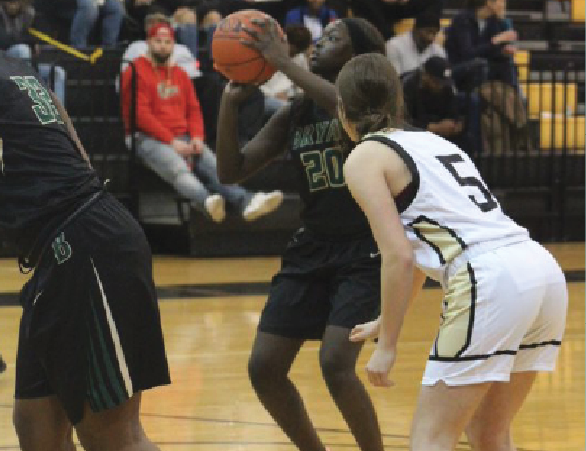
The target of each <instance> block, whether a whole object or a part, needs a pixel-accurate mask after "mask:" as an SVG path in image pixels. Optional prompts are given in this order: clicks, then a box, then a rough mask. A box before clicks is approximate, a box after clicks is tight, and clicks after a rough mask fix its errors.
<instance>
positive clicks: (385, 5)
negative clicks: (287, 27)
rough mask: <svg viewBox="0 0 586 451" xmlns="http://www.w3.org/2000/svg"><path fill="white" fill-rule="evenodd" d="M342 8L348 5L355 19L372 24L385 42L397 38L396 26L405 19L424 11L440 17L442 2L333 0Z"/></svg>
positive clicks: (333, 2)
mask: <svg viewBox="0 0 586 451" xmlns="http://www.w3.org/2000/svg"><path fill="white" fill-rule="evenodd" d="M331 1H332V4H333V5H336V4H337V5H338V6H337V9H338V10H340V9H344V7H342V8H341V5H342V4H344V3H345V4H346V7H349V8H350V9H351V11H352V14H353V15H354V16H355V17H362V18H364V19H366V20H368V21H369V22H370V23H372V24H373V25H374V26H375V27H376V28H377V29H378V30H379V31H380V32H381V34H382V35H383V37H384V38H385V40H389V39H390V38H392V37H393V36H395V31H394V28H395V25H396V24H397V22H400V21H401V20H404V19H412V18H415V17H417V16H418V15H419V14H421V13H423V12H424V11H429V10H431V11H433V12H435V14H436V15H437V16H438V17H440V16H441V11H442V0H331Z"/></svg>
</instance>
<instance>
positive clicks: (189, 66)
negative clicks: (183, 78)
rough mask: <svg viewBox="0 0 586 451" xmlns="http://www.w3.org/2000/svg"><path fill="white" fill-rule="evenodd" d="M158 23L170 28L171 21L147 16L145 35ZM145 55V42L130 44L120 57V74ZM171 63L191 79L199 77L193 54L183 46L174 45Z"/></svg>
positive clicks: (151, 15) (155, 14) (152, 15)
mask: <svg viewBox="0 0 586 451" xmlns="http://www.w3.org/2000/svg"><path fill="white" fill-rule="evenodd" d="M160 23H164V24H167V25H169V26H170V25H171V20H170V19H169V18H168V17H167V16H165V15H164V14H162V13H154V14H149V15H147V16H146V17H145V19H144V30H145V34H146V35H148V33H149V30H150V28H151V27H153V26H154V25H157V24H160ZM147 53H148V44H147V42H146V41H143V40H138V41H134V42H133V43H131V44H130V45H129V46H128V47H127V48H126V50H125V51H124V55H122V65H121V69H120V72H121V73H122V72H124V70H125V69H126V67H127V66H128V64H129V63H130V62H132V61H134V60H135V59H136V58H138V57H139V56H145V55H146V54H147ZM171 61H172V62H173V63H174V64H177V65H178V66H179V67H181V68H182V69H183V70H184V71H185V72H186V73H187V75H188V76H189V78H191V79H195V78H197V77H199V76H200V75H201V73H200V71H199V69H198V62H197V60H196V59H195V57H194V56H193V53H191V51H190V50H189V48H188V47H187V46H185V45H183V44H178V43H175V45H174V46H173V53H172V54H171Z"/></svg>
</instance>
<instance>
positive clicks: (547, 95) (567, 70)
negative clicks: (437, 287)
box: [54, 55, 585, 240]
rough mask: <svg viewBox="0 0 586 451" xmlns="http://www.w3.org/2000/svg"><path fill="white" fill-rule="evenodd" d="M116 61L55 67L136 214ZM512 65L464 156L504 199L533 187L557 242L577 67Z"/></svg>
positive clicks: (578, 179)
mask: <svg viewBox="0 0 586 451" xmlns="http://www.w3.org/2000/svg"><path fill="white" fill-rule="evenodd" d="M120 62H121V61H120V57H119V56H117V57H114V56H112V57H110V56H108V55H106V56H105V57H104V58H103V59H102V60H100V62H99V63H97V64H96V65H94V66H91V65H89V64H88V63H86V62H79V61H74V60H69V59H64V58H60V59H59V60H58V61H57V60H56V61H54V64H56V65H60V66H62V67H64V68H65V70H66V71H67V73H68V83H67V96H66V107H67V109H68V111H69V113H70V116H71V117H72V120H73V123H74V125H75V127H76V129H77V130H78V133H79V135H80V138H81V140H82V143H83V144H84V146H85V147H86V149H87V151H88V154H89V155H90V157H91V159H92V162H93V164H94V167H95V168H96V170H97V171H98V173H99V174H100V175H101V176H102V177H103V178H109V179H111V180H112V190H113V191H114V192H115V193H116V194H117V195H119V196H120V197H121V198H124V199H126V200H127V203H128V205H129V207H131V208H132V209H133V210H134V211H135V212H136V211H137V210H136V206H137V204H136V194H137V193H136V187H137V185H138V184H137V180H136V178H135V177H136V174H135V172H134V168H135V166H136V165H134V164H132V162H133V159H134V155H135V154H134V145H133V146H132V147H131V149H128V148H127V147H126V145H125V142H124V130H123V126H122V120H121V114H120V111H121V110H120V100H119V97H118V94H117V93H116V89H115V79H116V76H117V74H118V71H119V67H120ZM131 67H133V66H131ZM519 68H520V69H521V70H520V71H519V72H520V73H521V74H522V76H521V77H520V84H519V89H518V91H516V92H517V95H518V97H519V99H520V101H519V102H513V103H512V105H513V106H512V107H509V117H508V118H507V116H506V115H502V114H501V115H498V114H495V115H492V116H490V115H487V114H486V108H484V109H483V110H482V111H483V112H482V114H484V116H485V117H484V127H483V128H482V132H481V137H482V142H483V145H482V146H481V149H480V150H474V151H472V152H469V153H470V154H471V155H472V157H473V158H474V160H475V162H476V163H477V165H478V167H479V169H480V171H481V173H482V174H483V177H484V178H485V180H486V182H487V184H488V185H489V187H490V188H491V189H492V190H493V191H495V192H497V193H501V192H506V193H507V195H509V197H510V194H511V193H512V194H519V195H520V194H521V193H527V192H530V191H531V190H533V191H536V192H540V193H541V196H542V198H543V199H545V200H544V201H543V204H544V205H542V206H540V207H539V208H538V209H535V208H533V209H532V211H528V212H526V213H527V214H529V215H533V216H536V215H537V217H541V219H543V221H549V222H550V223H551V227H550V229H551V232H548V235H547V236H546V237H545V239H547V240H563V239H566V237H567V233H566V228H567V227H566V226H567V221H568V218H569V217H571V216H572V215H573V213H575V212H574V211H573V209H575V207H572V206H571V205H569V204H568V200H569V199H570V194H572V193H573V192H575V191H577V192H578V195H579V193H580V189H582V193H583V187H584V140H585V132H584V111H583V103H582V102H583V89H584V88H583V86H584V68H583V66H580V67H578V66H576V67H573V66H571V65H566V66H563V67H561V68H560V67H559V66H557V67H555V68H552V69H550V70H547V69H543V68H542V69H540V70H539V71H538V72H535V71H530V70H529V69H530V62H529V61H526V62H525V63H522V64H519ZM133 91H134V89H133ZM507 93H508V94H509V95H510V90H509V91H507V92H505V91H503V90H502V89H500V90H499V89H495V90H494V91H491V90H489V91H488V94H487V93H486V92H485V94H484V97H485V99H484V100H483V101H482V102H481V105H485V104H486V103H488V102H489V100H490V99H491V97H495V99H494V100H496V97H498V96H499V95H500V96H505V95H506V94H507ZM580 97H581V100H579V99H580ZM504 103H505V104H506V100H504ZM214 119H215V118H206V120H214ZM467 120H471V118H470V117H468V118H467ZM497 129H500V130H501V131H502V130H503V129H506V130H508V131H509V132H511V133H513V134H514V135H515V136H514V139H510V138H507V139H503V138H502V136H501V137H500V138H497V135H496V134H495V133H492V131H494V132H496V130H497ZM466 150H470V149H466ZM582 197H583V194H582ZM528 205H529V204H528ZM522 207H523V205H521V208H522ZM521 213H523V212H521ZM581 214H582V216H583V211H582V212H581Z"/></svg>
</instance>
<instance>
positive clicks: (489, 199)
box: [436, 154, 498, 213]
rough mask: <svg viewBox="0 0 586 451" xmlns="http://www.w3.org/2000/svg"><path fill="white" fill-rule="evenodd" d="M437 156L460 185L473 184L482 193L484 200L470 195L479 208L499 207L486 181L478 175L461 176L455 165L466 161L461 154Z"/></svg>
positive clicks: (485, 210) (492, 208)
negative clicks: (482, 180) (485, 184)
mask: <svg viewBox="0 0 586 451" xmlns="http://www.w3.org/2000/svg"><path fill="white" fill-rule="evenodd" d="M436 158H437V159H438V160H439V161H440V163H441V164H443V165H444V167H445V168H446V169H447V170H448V171H449V173H450V174H452V176H453V177H454V178H455V179H456V181H457V182H458V184H459V185H460V186H473V187H475V188H477V189H478V190H479V191H480V192H481V193H482V196H483V197H484V202H480V201H478V200H477V199H476V197H475V196H473V195H472V194H470V195H468V198H469V199H470V200H471V201H472V202H473V203H474V204H475V205H476V206H477V207H478V208H480V210H482V211H483V212H484V213H486V212H489V211H491V210H494V209H495V208H497V207H498V203H497V201H496V200H495V199H494V197H493V196H492V194H491V192H490V191H489V190H488V188H486V186H484V183H482V182H481V181H480V180H479V179H477V178H476V177H461V176H460V174H458V171H456V168H455V167H454V165H455V164H456V163H463V162H464V159H463V158H462V157H461V156H460V155H458V154H453V155H438V156H437V157H436Z"/></svg>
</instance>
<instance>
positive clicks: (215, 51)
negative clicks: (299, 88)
mask: <svg viewBox="0 0 586 451" xmlns="http://www.w3.org/2000/svg"><path fill="white" fill-rule="evenodd" d="M270 18H271V16H269V15H267V14H265V13H263V12H261V11H256V10H254V9H249V10H243V11H238V12H236V13H234V14H230V15H229V16H226V17H225V18H224V19H223V20H222V21H221V22H220V23H219V24H218V27H217V28H216V31H215V32H214V35H213V37H212V58H213V61H214V68H215V69H216V70H217V71H218V72H220V73H221V74H223V75H224V76H225V77H226V78H228V79H230V80H232V81H235V82H238V83H249V84H255V85H259V84H262V83H264V82H265V81H267V80H268V79H269V78H271V77H272V76H273V74H274V73H275V68H274V67H273V66H271V65H270V64H269V63H268V62H267V61H266V60H265V59H264V58H263V56H262V54H260V53H259V52H258V51H257V50H255V49H253V48H250V47H247V46H246V45H244V44H242V43H241V42H240V40H241V39H246V40H252V39H253V38H252V37H251V36H250V35H249V34H248V33H246V31H244V29H243V28H244V27H246V28H250V29H253V30H257V31H258V32H262V29H261V28H260V27H259V26H258V25H255V24H254V23H253V22H252V21H253V20H266V19H270ZM277 27H278V31H279V34H280V36H281V37H283V36H284V34H283V30H282V29H281V27H279V25H277Z"/></svg>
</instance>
